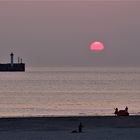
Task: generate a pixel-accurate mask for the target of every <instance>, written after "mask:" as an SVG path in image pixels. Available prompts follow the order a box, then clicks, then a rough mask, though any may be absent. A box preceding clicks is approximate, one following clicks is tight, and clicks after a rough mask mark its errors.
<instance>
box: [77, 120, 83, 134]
mask: <svg viewBox="0 0 140 140" xmlns="http://www.w3.org/2000/svg"><path fill="white" fill-rule="evenodd" d="M82 129H83V125H82V123H81V122H80V124H79V126H78V132H79V133H81V132H82Z"/></svg>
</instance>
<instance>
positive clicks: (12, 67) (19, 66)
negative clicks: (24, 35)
mask: <svg viewBox="0 0 140 140" xmlns="http://www.w3.org/2000/svg"><path fill="white" fill-rule="evenodd" d="M4 71H7V72H14V71H22V72H24V71H25V63H23V62H22V59H20V58H19V57H18V62H17V63H14V54H13V53H11V54H10V63H5V64H1V63H0V72H4Z"/></svg>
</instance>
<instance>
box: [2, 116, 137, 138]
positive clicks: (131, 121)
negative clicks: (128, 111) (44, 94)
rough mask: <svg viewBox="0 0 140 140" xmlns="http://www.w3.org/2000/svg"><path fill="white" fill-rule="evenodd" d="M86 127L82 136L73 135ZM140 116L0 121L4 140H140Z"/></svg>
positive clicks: (80, 134)
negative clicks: (80, 127) (81, 125)
mask: <svg viewBox="0 0 140 140" xmlns="http://www.w3.org/2000/svg"><path fill="white" fill-rule="evenodd" d="M80 122H81V123H82V124H83V126H84V127H83V132H82V133H71V132H72V131H73V130H78V125H79V123H80ZM139 132H140V116H127V117H116V116H80V117H79V116H69V117H13V118H0V139H4V140H10V139H12V140H19V139H20V140H28V139H34V140H42V139H43V140H44V139H47V140H70V139H76V140H84V139H86V140H90V139H116V140H119V139H123V140H125V139H127V140H130V139H140V133H139Z"/></svg>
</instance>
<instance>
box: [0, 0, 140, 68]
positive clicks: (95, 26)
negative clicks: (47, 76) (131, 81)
mask: <svg viewBox="0 0 140 140" xmlns="http://www.w3.org/2000/svg"><path fill="white" fill-rule="evenodd" d="M94 41H101V42H102V43H103V44H104V46H105V49H104V51H102V52H93V51H90V49H89V46H90V44H91V43H92V42H94ZM11 52H14V54H15V62H17V57H18V56H19V57H22V58H23V61H24V62H25V63H26V64H27V65H28V66H140V1H138V0H98V1H97V0H89V1H88V0H85V1H82V0H81V1H80V0H74V1H73V0H51V1H50V0H48V1H47V0H46V1H45V0H44V1H41V0H26V1H25V0H24V1H23V0H16V1H14V0H3V1H2V0H0V63H6V62H9V54H10V53H11Z"/></svg>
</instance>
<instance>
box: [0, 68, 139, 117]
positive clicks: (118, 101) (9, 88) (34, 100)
mask: <svg viewBox="0 0 140 140" xmlns="http://www.w3.org/2000/svg"><path fill="white" fill-rule="evenodd" d="M126 105H127V106H128V108H129V112H130V113H131V114H137V115H140V68H111V67H108V68H95V67H52V68H27V71H26V72H25V73H24V72H11V73H8V72H0V116H36V115H113V112H114V108H115V107H118V108H120V109H123V108H125V106H126Z"/></svg>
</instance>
